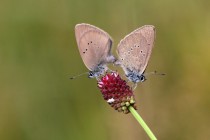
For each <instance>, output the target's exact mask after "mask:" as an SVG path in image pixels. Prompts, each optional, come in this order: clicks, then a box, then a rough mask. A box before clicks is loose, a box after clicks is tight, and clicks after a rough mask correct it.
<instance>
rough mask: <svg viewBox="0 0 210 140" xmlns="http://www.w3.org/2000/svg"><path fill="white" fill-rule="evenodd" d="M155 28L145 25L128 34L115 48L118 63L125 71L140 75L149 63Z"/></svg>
mask: <svg viewBox="0 0 210 140" xmlns="http://www.w3.org/2000/svg"><path fill="white" fill-rule="evenodd" d="M154 39H155V28H154V26H152V25H145V26H143V27H141V28H138V29H136V30H135V31H133V32H131V33H130V34H128V35H127V36H126V37H125V38H124V39H122V40H121V41H120V43H119V45H118V47H117V52H118V55H119V60H118V61H119V63H120V64H121V66H122V67H123V69H124V71H125V72H127V69H129V70H131V71H135V72H138V73H139V74H142V73H143V72H144V71H145V69H146V66H147V63H148V61H149V58H150V55H151V52H152V48H153V46H154Z"/></svg>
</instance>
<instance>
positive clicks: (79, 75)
mask: <svg viewBox="0 0 210 140" xmlns="http://www.w3.org/2000/svg"><path fill="white" fill-rule="evenodd" d="M85 74H88V72H85V73H81V74H78V75H75V76H73V77H69V79H71V80H73V79H75V78H77V77H79V76H82V75H85Z"/></svg>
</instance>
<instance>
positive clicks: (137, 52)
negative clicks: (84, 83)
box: [75, 23, 155, 83]
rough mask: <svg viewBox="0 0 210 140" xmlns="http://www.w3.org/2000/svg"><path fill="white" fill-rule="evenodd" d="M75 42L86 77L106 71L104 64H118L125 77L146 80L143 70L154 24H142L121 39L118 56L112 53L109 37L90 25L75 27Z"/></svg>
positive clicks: (137, 80) (152, 38) (153, 36)
mask: <svg viewBox="0 0 210 140" xmlns="http://www.w3.org/2000/svg"><path fill="white" fill-rule="evenodd" d="M75 35H76V41H77V45H78V48H79V52H80V55H81V57H82V60H83V62H84V64H85V66H86V67H87V68H88V69H89V70H90V71H89V78H97V77H99V76H100V75H103V74H104V73H105V72H106V71H107V70H108V67H107V65H106V64H107V63H114V64H117V65H120V66H121V67H122V68H123V70H124V72H125V74H126V77H127V78H128V79H129V80H130V81H132V82H134V83H137V82H143V81H145V76H144V71H145V69H146V66H147V63H148V61H149V58H150V55H151V52H152V48H153V46H154V39H155V27H154V26H152V25H145V26H142V27H140V28H138V29H136V30H134V31H133V32H131V33H130V34H128V35H127V36H125V38H123V39H122V40H121V41H120V43H119V44H118V47H117V53H118V56H119V58H118V59H116V58H115V57H114V56H113V55H112V54H111V47H112V39H111V37H110V35H109V34H108V33H106V32H105V31H103V30H102V29H99V28H98V27H95V26H93V25H89V24H85V23H82V24H77V25H76V26H75Z"/></svg>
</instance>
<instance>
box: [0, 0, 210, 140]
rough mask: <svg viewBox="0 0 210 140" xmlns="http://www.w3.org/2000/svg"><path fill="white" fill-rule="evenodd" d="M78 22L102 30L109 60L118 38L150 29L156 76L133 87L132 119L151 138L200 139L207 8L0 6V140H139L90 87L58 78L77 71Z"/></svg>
mask: <svg viewBox="0 0 210 140" xmlns="http://www.w3.org/2000/svg"><path fill="white" fill-rule="evenodd" d="M82 22H85V23H90V24H93V25H96V26H98V27H100V28H102V29H104V30H105V31H107V32H108V33H109V34H110V35H111V36H112V37H113V39H114V46H113V53H114V54H115V55H116V51H115V50H116V45H117V44H118V42H119V41H120V39H122V38H123V37H124V36H125V35H126V34H128V33H130V32H131V31H133V30H134V29H136V28H138V27H140V26H142V25H145V24H152V25H155V26H156V30H157V35H156V36H157V38H156V41H155V48H154V50H153V53H152V57H151V59H150V62H149V65H148V68H147V72H151V71H154V70H157V71H159V72H163V73H166V76H154V75H153V76H149V77H147V79H148V80H147V81H146V82H144V83H142V84H139V86H138V87H137V89H136V91H135V94H136V99H137V107H138V112H139V113H140V114H141V115H142V117H143V118H144V120H145V121H146V122H147V124H148V125H149V127H150V128H151V130H152V131H153V132H154V134H155V135H156V136H157V138H158V139H160V140H169V139H170V140H207V139H210V133H209V132H210V76H209V73H210V55H209V53H210V27H209V25H210V1H208V0H185V1H183V0H169V1H163V0H158V1H157V0H144V1H143V0H121V1H119V0H116V1H113V0H106V1H105V0H104V1H100V0H93V1H83V0H74V1H73V0H51V1H50V0H19V1H17V0H1V1H0V140H116V139H119V140H128V139H130V140H139V139H142V140H144V139H145V140H148V139H149V138H148V137H147V135H146V134H145V132H144V131H143V129H142V128H141V127H140V126H139V125H138V123H137V122H136V120H135V119H134V118H133V116H132V115H131V114H129V115H124V114H122V113H118V112H117V111H115V110H113V109H112V108H111V107H110V106H109V105H108V104H107V103H106V102H105V101H103V99H102V96H101V93H100V92H99V89H98V88H97V86H96V80H95V79H88V78H87V76H82V77H79V78H77V79H75V80H69V79H68V77H69V76H72V75H75V74H79V73H82V72H85V71H87V69H86V67H85V66H84V64H83V62H82V60H81V58H80V55H79V52H78V49H77V45H76V42H75V37H74V26H75V24H77V23H82ZM114 69H116V68H114ZM121 74H123V73H121Z"/></svg>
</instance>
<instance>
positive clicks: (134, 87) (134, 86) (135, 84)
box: [132, 83, 137, 91]
mask: <svg viewBox="0 0 210 140" xmlns="http://www.w3.org/2000/svg"><path fill="white" fill-rule="evenodd" d="M136 87H137V83H134V84H133V85H132V89H133V91H134V90H135V89H136Z"/></svg>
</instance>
